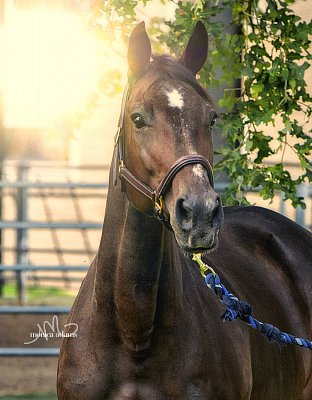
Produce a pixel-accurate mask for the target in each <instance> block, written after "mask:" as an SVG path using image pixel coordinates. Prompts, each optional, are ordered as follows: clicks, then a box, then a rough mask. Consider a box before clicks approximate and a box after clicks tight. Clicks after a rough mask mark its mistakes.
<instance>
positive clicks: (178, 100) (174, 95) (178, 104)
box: [167, 89, 184, 110]
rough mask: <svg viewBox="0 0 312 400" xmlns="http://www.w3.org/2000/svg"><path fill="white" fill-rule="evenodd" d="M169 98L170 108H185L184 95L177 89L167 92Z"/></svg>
mask: <svg viewBox="0 0 312 400" xmlns="http://www.w3.org/2000/svg"><path fill="white" fill-rule="evenodd" d="M167 97H168V102H169V106H170V107H175V108H179V109H180V110H181V108H182V107H183V106H184V101H183V97H182V94H181V93H180V92H179V91H178V90H177V89H173V90H172V91H171V92H167Z"/></svg>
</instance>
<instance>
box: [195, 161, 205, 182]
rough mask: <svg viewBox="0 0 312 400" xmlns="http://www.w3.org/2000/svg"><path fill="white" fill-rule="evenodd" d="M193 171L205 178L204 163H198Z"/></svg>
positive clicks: (199, 176)
mask: <svg viewBox="0 0 312 400" xmlns="http://www.w3.org/2000/svg"><path fill="white" fill-rule="evenodd" d="M193 173H194V175H195V176H197V177H198V178H201V179H202V178H204V173H205V170H204V168H203V166H202V165H200V164H196V165H194V167H193Z"/></svg>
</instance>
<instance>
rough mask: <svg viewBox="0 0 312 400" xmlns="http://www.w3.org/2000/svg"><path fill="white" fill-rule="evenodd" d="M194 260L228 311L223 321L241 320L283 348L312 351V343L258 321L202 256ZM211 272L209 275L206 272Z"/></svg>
mask: <svg viewBox="0 0 312 400" xmlns="http://www.w3.org/2000/svg"><path fill="white" fill-rule="evenodd" d="M193 260H194V261H196V262H197V263H198V265H199V267H200V273H201V275H202V276H203V278H204V279H205V282H206V285H207V287H208V288H209V289H211V290H212V291H213V293H214V294H215V295H216V296H217V297H218V299H219V300H220V302H221V303H222V304H224V305H225V307H226V311H225V312H224V314H223V315H222V320H223V321H234V320H235V319H237V318H239V319H241V320H242V321H244V322H246V323H247V324H248V325H249V326H251V327H252V328H253V329H255V330H257V331H259V332H260V333H261V334H262V335H264V336H266V338H267V339H268V340H269V341H270V342H275V343H277V344H279V345H281V346H283V345H286V344H295V345H297V346H300V347H303V348H307V349H310V350H312V342H311V341H310V340H307V339H302V338H297V337H295V336H293V335H290V334H288V333H285V332H282V331H281V330H279V329H278V328H276V327H275V326H273V325H271V324H267V323H263V322H260V321H258V320H257V319H256V318H254V317H253V316H252V311H253V310H252V306H250V305H249V304H248V303H246V302H244V301H241V300H239V299H238V298H237V297H236V296H234V295H233V294H232V293H230V292H229V291H228V290H227V289H226V287H225V286H224V285H223V284H222V283H221V281H220V277H219V275H218V274H217V273H216V272H215V271H214V270H213V269H212V268H211V267H209V266H208V265H207V264H205V263H204V262H203V261H202V259H201V255H199V254H195V255H194V256H193ZM207 271H210V272H209V273H208V274H207V275H206V272H207Z"/></svg>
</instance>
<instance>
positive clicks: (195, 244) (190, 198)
mask: <svg viewBox="0 0 312 400" xmlns="http://www.w3.org/2000/svg"><path fill="white" fill-rule="evenodd" d="M223 220H224V216H223V208H222V203H221V198H220V196H219V195H218V194H217V193H216V192H215V191H214V190H213V189H212V188H211V189H210V190H208V191H207V192H206V193H204V194H203V195H192V194H184V195H182V196H179V197H178V198H177V200H176V201H175V205H174V209H173V215H172V217H171V226H172V229H173V231H174V233H175V237H176V240H177V242H178V244H179V246H180V247H181V248H182V250H184V251H186V252H187V253H204V252H209V251H212V250H213V249H214V248H215V247H216V245H217V243H218V232H219V229H220V227H221V225H222V224H223Z"/></svg>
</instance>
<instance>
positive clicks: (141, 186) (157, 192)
mask: <svg viewBox="0 0 312 400" xmlns="http://www.w3.org/2000/svg"><path fill="white" fill-rule="evenodd" d="M128 95H129V91H128V85H127V86H126V88H125V91H124V94H123V99H122V104H121V112H120V117H119V123H118V129H117V132H116V135H115V140H114V141H115V152H114V169H113V182H114V185H116V184H117V178H118V176H119V178H120V179H121V180H122V182H127V183H128V184H130V185H131V186H132V187H133V188H135V189H136V190H137V191H138V192H140V193H141V194H142V195H144V196H145V197H146V198H148V199H149V200H150V201H151V202H152V203H153V206H154V215H155V217H156V218H157V219H158V220H160V221H161V222H163V223H164V224H165V225H166V226H168V225H169V226H170V222H169V216H168V215H166V214H165V213H164V208H163V198H164V196H165V194H166V192H167V190H168V188H169V186H170V184H171V182H172V181H173V179H174V177H175V176H176V174H177V173H178V172H179V171H180V170H181V169H182V168H184V167H185V166H187V165H191V164H201V165H202V166H203V167H204V168H205V169H206V171H207V173H208V179H209V182H210V184H211V186H212V187H213V186H214V181H213V173H212V167H211V164H210V162H209V161H208V160H207V158H206V157H204V156H201V155H199V154H188V155H186V156H183V157H181V158H179V159H178V160H177V161H176V162H175V163H174V164H173V165H172V167H171V168H170V169H169V171H168V172H167V173H166V174H165V176H164V177H163V178H162V180H161V182H160V184H159V186H158V187H157V188H156V189H152V188H150V187H149V186H148V185H146V184H145V183H144V182H142V181H141V180H140V179H139V178H137V177H136V176H135V175H133V173H132V172H131V171H130V170H129V169H128V168H127V167H126V166H125V162H124V119H125V109H126V102H127V99H128ZM123 190H124V191H125V186H124V185H123Z"/></svg>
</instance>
